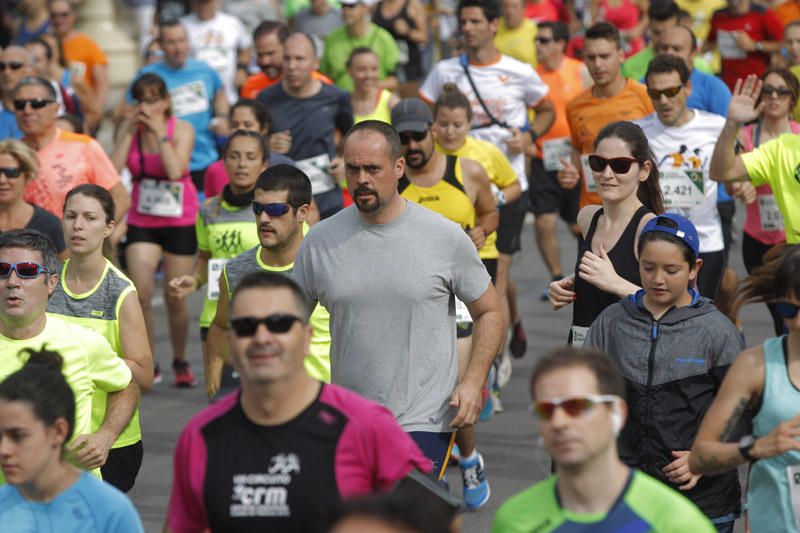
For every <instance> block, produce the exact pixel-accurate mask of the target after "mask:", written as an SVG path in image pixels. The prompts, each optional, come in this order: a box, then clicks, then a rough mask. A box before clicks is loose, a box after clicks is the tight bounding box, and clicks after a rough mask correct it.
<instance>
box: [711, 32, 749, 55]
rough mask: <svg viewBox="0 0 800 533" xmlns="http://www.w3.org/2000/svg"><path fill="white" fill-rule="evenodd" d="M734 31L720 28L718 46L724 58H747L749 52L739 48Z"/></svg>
mask: <svg viewBox="0 0 800 533" xmlns="http://www.w3.org/2000/svg"><path fill="white" fill-rule="evenodd" d="M735 33H736V32H733V31H724V30H720V31H718V32H717V46H718V47H719V55H720V56H722V59H746V58H747V52H745V51H744V50H742V49H741V48H739V45H738V44H736V38H735V37H734V34H735Z"/></svg>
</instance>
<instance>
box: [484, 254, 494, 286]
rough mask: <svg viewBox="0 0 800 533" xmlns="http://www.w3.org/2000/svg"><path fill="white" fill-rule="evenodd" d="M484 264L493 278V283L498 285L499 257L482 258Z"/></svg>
mask: <svg viewBox="0 0 800 533" xmlns="http://www.w3.org/2000/svg"><path fill="white" fill-rule="evenodd" d="M481 262H482V263H483V266H485V267H486V272H488V273H489V277H490V278H492V285H497V259H481Z"/></svg>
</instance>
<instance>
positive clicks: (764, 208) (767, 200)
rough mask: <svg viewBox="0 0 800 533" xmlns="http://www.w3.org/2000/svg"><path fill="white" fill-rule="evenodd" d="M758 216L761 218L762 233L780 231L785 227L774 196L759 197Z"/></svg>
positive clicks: (764, 195)
mask: <svg viewBox="0 0 800 533" xmlns="http://www.w3.org/2000/svg"><path fill="white" fill-rule="evenodd" d="M758 214H759V216H760V217H761V230H762V231H778V230H782V229H783V228H784V227H785V226H784V223H783V215H781V210H780V209H778V202H776V201H775V195H774V194H763V195H760V196H759V197H758Z"/></svg>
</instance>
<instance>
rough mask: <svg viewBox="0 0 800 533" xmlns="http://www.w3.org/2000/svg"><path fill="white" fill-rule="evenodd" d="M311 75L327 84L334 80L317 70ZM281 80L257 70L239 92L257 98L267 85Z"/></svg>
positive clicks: (246, 96)
mask: <svg viewBox="0 0 800 533" xmlns="http://www.w3.org/2000/svg"><path fill="white" fill-rule="evenodd" d="M311 77H312V78H314V79H315V80H319V81H321V82H322V83H325V84H327V85H331V84H333V81H332V80H331V79H330V78H329V77H327V76H326V75H325V74H323V73H321V72H318V71H316V70H315V71H314V72H312V73H311ZM279 81H281V79H280V78H270V77H268V76H267V75H266V74H264V73H263V72H256V73H255V74H253V75H252V76H248V78H247V79H246V80H244V83H243V84H242V88H241V89H240V90H239V94H240V96H241V97H242V98H255V97H256V96H258V93H260V92H261V91H263V90H264V89H266V88H267V87H272V86H273V85H275V84H276V83H278V82H279Z"/></svg>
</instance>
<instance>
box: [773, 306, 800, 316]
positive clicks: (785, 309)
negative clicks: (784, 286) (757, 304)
mask: <svg viewBox="0 0 800 533" xmlns="http://www.w3.org/2000/svg"><path fill="white" fill-rule="evenodd" d="M775 307H776V309H777V310H778V314H779V315H781V316H782V317H783V318H788V319H792V318H794V317H796V316H797V311H798V307H799V306H798V305H797V304H790V303H787V302H778V303H776V304H775Z"/></svg>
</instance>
